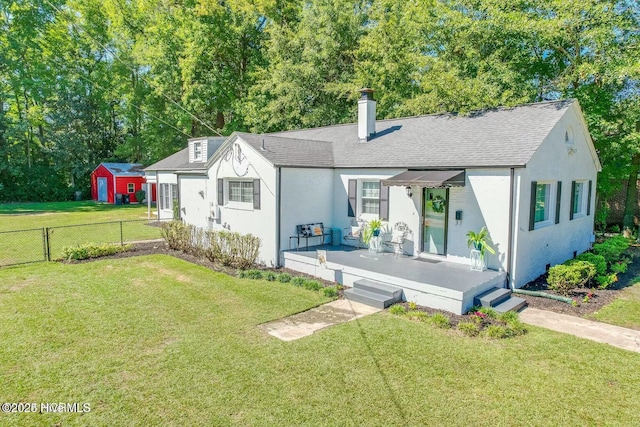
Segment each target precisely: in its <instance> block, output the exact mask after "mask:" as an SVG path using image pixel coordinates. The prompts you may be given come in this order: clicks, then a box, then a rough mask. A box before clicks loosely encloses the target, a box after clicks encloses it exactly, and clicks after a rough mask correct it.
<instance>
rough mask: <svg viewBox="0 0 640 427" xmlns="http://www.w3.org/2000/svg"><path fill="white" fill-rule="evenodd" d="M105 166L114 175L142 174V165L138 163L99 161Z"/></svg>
mask: <svg viewBox="0 0 640 427" xmlns="http://www.w3.org/2000/svg"><path fill="white" fill-rule="evenodd" d="M100 164H101V165H102V166H104V167H105V168H107V169H108V170H109V172H111V173H112V174H113V175H114V176H142V175H144V172H143V171H142V165H141V164H140V163H100Z"/></svg>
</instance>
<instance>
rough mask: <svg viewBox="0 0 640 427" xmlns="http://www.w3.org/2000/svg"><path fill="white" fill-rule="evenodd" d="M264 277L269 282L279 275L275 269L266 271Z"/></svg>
mask: <svg viewBox="0 0 640 427" xmlns="http://www.w3.org/2000/svg"><path fill="white" fill-rule="evenodd" d="M263 278H264V280H266V281H268V282H273V281H275V280H276V279H277V275H276V273H274V272H273V271H265V272H264V274H263Z"/></svg>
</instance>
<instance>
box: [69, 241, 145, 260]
mask: <svg viewBox="0 0 640 427" xmlns="http://www.w3.org/2000/svg"><path fill="white" fill-rule="evenodd" d="M132 247H133V246H131V245H120V244H116V243H104V244H101V245H98V244H95V243H87V244H86V245H78V246H65V247H63V248H62V254H61V255H60V259H62V260H72V259H73V260H81V259H89V258H99V257H103V256H108V255H114V254H117V253H120V252H127V251H129V250H131V248H132Z"/></svg>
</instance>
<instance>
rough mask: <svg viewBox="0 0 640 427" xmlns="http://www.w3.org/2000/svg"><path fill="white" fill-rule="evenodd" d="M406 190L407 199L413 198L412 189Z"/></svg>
mask: <svg viewBox="0 0 640 427" xmlns="http://www.w3.org/2000/svg"><path fill="white" fill-rule="evenodd" d="M405 190H407V197H412V196H413V193H412V192H411V187H409V186H407V188H405Z"/></svg>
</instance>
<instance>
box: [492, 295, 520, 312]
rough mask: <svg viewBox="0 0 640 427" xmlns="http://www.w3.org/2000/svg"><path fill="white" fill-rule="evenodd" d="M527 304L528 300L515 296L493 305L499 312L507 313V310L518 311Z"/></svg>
mask: <svg viewBox="0 0 640 427" xmlns="http://www.w3.org/2000/svg"><path fill="white" fill-rule="evenodd" d="M526 304H527V301H525V300H524V299H522V298H520V297H514V296H512V297H511V298H509V299H507V300H506V301H504V302H502V303H500V304H498V305H495V306H493V309H494V310H495V311H497V312H498V313H506V312H507V311H518V310H520V309H521V308H522V307H524V306H525V305H526Z"/></svg>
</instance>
